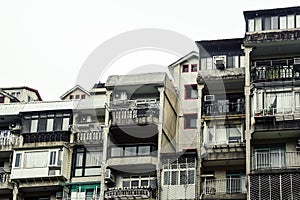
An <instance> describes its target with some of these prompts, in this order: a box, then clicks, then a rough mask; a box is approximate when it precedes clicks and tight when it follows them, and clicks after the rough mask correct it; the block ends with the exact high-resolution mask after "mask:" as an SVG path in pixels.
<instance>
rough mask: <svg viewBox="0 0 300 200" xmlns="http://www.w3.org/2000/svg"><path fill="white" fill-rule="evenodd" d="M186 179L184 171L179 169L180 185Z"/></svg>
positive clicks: (185, 181)
mask: <svg viewBox="0 0 300 200" xmlns="http://www.w3.org/2000/svg"><path fill="white" fill-rule="evenodd" d="M187 179H188V178H187V173H186V171H180V185H185V184H186V183H187Z"/></svg>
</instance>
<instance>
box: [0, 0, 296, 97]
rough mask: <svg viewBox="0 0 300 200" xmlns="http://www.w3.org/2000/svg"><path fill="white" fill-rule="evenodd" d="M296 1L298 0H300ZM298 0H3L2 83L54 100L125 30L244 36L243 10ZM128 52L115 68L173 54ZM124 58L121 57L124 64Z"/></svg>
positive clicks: (205, 36)
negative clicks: (102, 47) (95, 53)
mask: <svg viewBox="0 0 300 200" xmlns="http://www.w3.org/2000/svg"><path fill="white" fill-rule="evenodd" d="M297 3H298V4H297ZM298 5H299V0H289V1H283V0H265V1H262V0H239V1H238V0H226V1H221V0H209V1H201V0H186V1H184V0H181V1H179V0H178V1H176V0H151V1H150V0H118V1H116V0H109V1H100V0H97V1H96V0H95V1H74V0H72V1H61V0H51V1H50V0H49V1H41V0H35V1H23V0H20V1H1V2H0V66H1V75H2V76H1V79H0V87H13V86H29V87H32V88H35V89H38V90H39V92H40V94H41V96H42V97H43V99H44V100H56V99H59V97H60V96H61V95H62V94H63V93H65V92H66V91H67V90H69V89H70V88H72V87H73V86H74V85H75V84H76V78H77V76H78V72H79V70H80V68H81V66H82V64H83V63H84V61H85V60H86V59H87V57H88V56H89V55H90V54H91V52H93V50H95V49H96V48H97V47H98V46H99V45H101V44H102V43H103V42H105V41H107V40H109V39H110V38H112V37H113V36H116V35H118V34H121V33H123V32H126V31H131V30H134V29H140V28H162V29H168V30H171V31H175V32H178V33H181V34H183V35H185V36H187V37H189V38H191V39H192V40H197V41H198V40H210V39H224V38H237V37H243V36H244V32H245V21H244V17H243V11H245V10H255V9H268V8H276V7H290V6H298ZM148 53H150V54H151V55H148V56H146V57H147V58H145V57H143V56H131V57H132V58H130V56H128V58H123V60H122V62H121V61H118V62H119V65H117V64H115V68H116V69H115V70H110V73H114V74H118V73H124V72H121V70H119V69H120V67H122V69H123V70H124V69H127V68H130V65H131V63H132V62H133V61H134V60H137V61H136V62H138V63H139V64H145V65H148V64H159V65H169V64H171V63H172V62H174V61H175V60H176V59H177V58H176V57H174V55H171V56H170V55H169V56H168V55H166V56H161V55H156V53H155V52H154V53H153V52H152V53H151V51H150V52H148ZM120 63H122V64H120Z"/></svg>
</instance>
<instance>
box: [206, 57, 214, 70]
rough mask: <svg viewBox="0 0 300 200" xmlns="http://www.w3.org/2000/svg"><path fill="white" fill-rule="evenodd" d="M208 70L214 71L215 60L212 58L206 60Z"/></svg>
mask: <svg viewBox="0 0 300 200" xmlns="http://www.w3.org/2000/svg"><path fill="white" fill-rule="evenodd" d="M206 68H207V69H213V59H212V57H209V58H206Z"/></svg>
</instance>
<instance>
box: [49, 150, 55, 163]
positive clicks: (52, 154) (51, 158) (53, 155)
mask: <svg viewBox="0 0 300 200" xmlns="http://www.w3.org/2000/svg"><path fill="white" fill-rule="evenodd" d="M55 160H56V151H51V152H50V161H49V165H55Z"/></svg>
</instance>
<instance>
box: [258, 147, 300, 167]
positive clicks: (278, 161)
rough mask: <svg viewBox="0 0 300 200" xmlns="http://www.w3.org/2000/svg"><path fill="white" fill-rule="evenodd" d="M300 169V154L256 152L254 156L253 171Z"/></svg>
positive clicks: (293, 152) (296, 152)
mask: <svg viewBox="0 0 300 200" xmlns="http://www.w3.org/2000/svg"><path fill="white" fill-rule="evenodd" d="M299 167H300V152H299V151H290V152H284V151H283V150H278V151H276V152H255V153H254V155H253V156H252V170H265V169H267V170H268V169H293V168H299Z"/></svg>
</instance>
